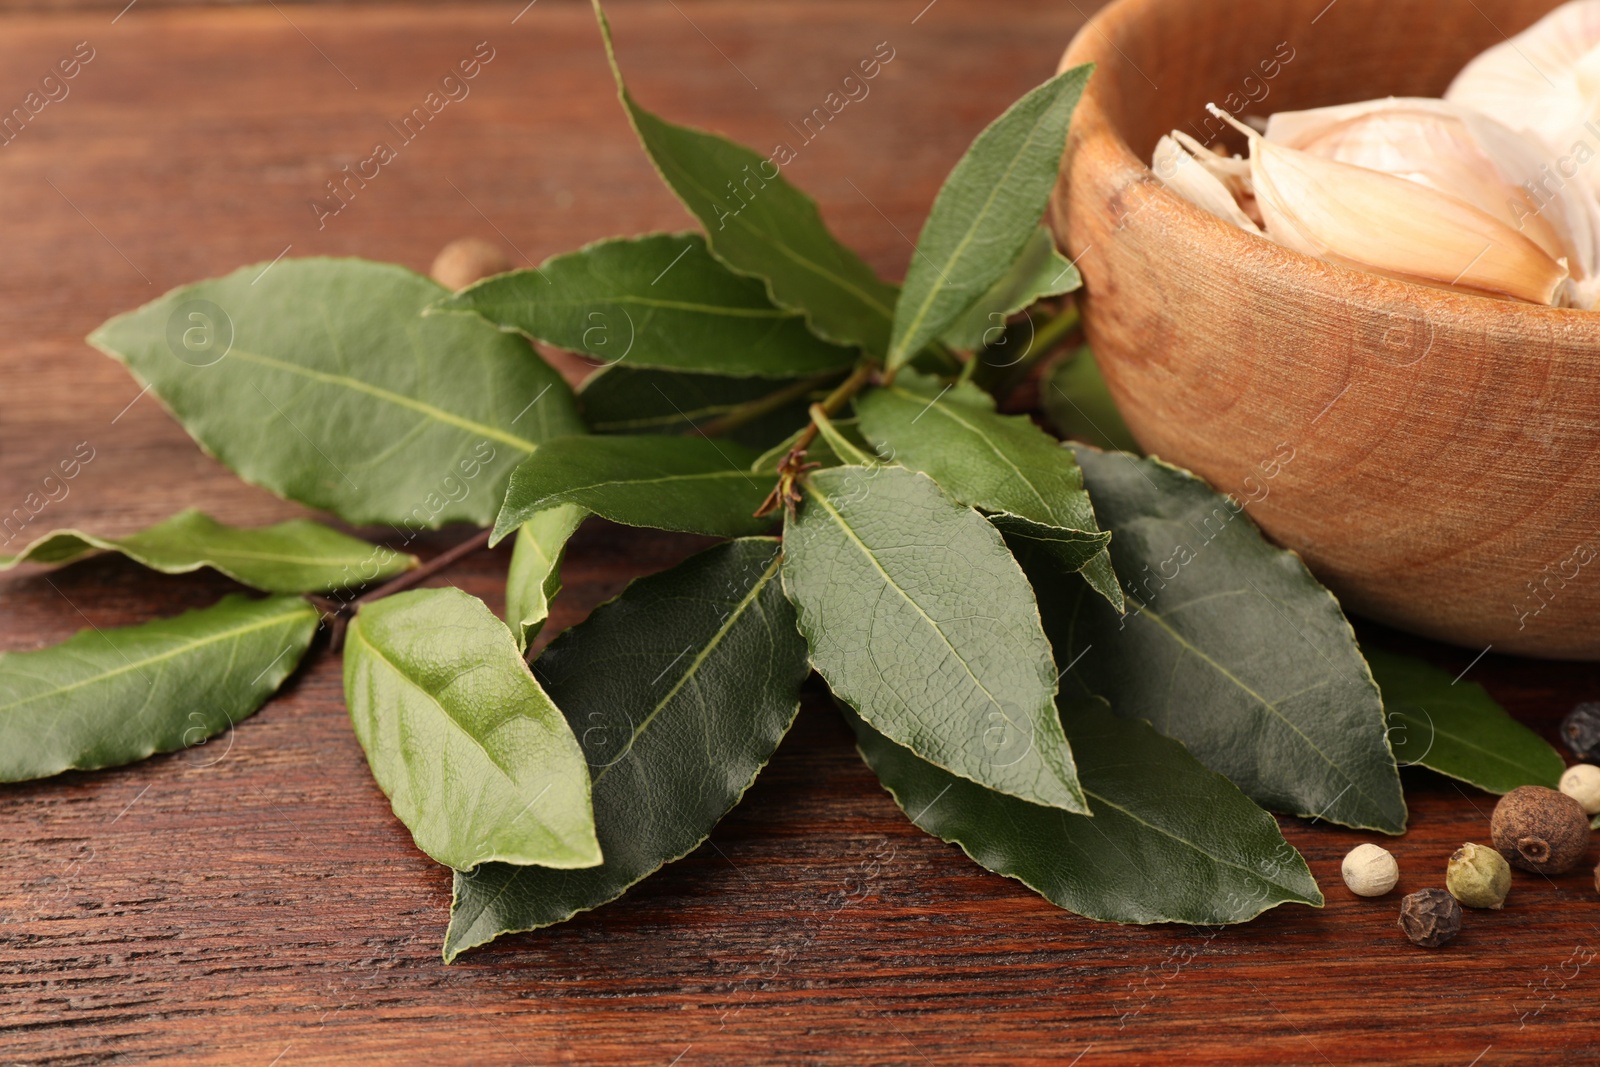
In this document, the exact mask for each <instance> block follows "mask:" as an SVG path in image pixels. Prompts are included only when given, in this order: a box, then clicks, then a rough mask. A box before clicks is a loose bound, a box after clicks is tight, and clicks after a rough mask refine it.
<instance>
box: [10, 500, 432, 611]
mask: <svg viewBox="0 0 1600 1067" xmlns="http://www.w3.org/2000/svg"><path fill="white" fill-rule="evenodd" d="M100 551H105V552H120V553H121V554H122V555H124V556H127V557H128V558H129V559H131V560H133V561H134V562H135V563H138V564H141V565H142V566H145V567H149V568H150V569H151V570H156V571H160V572H161V573H163V574H187V573H188V572H190V571H196V570H199V569H200V568H202V567H210V568H211V569H212V570H216V571H220V572H222V573H223V574H225V575H227V576H228V577H229V578H232V579H233V580H234V581H236V582H241V583H243V584H245V585H248V586H253V587H254V588H256V589H260V590H263V591H264V592H268V593H325V592H330V591H332V590H335V589H344V588H348V587H350V586H356V585H363V584H366V583H367V582H373V581H377V580H379V579H382V578H392V577H394V576H395V575H397V574H400V573H403V572H404V571H407V570H410V569H411V568H412V567H415V566H416V565H417V557H415V556H412V555H407V554H405V553H402V552H396V551H394V550H393V549H390V548H385V547H383V546H382V545H374V544H369V543H368V542H366V541H362V540H360V539H358V538H355V537H351V536H349V535H348V534H342V533H340V532H339V531H337V530H332V529H329V528H328V527H326V526H324V525H322V524H321V523H319V522H313V521H311V520H310V519H290V520H289V521H288V522H280V523H277V524H275V525H272V526H257V527H250V528H246V527H239V526H227V525H224V524H223V523H220V522H218V521H216V520H215V519H213V518H211V517H210V516H209V515H206V514H205V513H204V512H201V511H198V510H196V509H194V508H188V509H186V510H184V511H180V512H179V513H178V514H176V515H174V516H172V518H170V519H166V520H164V521H162V522H159V523H157V524H156V525H154V526H149V527H146V528H145V529H143V530H140V531H138V532H137V533H132V534H129V535H128V536H126V537H100V536H98V535H96V534H92V533H86V532H84V531H82V530H55V531H53V532H51V533H48V534H46V535H44V536H43V537H41V538H39V539H38V540H36V541H34V542H33V543H32V544H30V545H28V547H27V548H25V549H23V550H22V551H21V552H19V553H17V554H16V555H14V556H4V555H0V570H6V569H8V568H11V567H15V566H17V565H18V564H20V563H55V564H59V563H71V562H73V561H74V560H77V559H81V558H83V557H84V556H87V555H90V554H91V553H94V552H100Z"/></svg>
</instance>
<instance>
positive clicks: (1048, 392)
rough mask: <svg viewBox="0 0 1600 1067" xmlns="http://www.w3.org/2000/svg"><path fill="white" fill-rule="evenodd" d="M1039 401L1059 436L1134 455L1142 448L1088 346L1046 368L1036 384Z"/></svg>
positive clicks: (1140, 452)
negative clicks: (1041, 381)
mask: <svg viewBox="0 0 1600 1067" xmlns="http://www.w3.org/2000/svg"><path fill="white" fill-rule="evenodd" d="M1039 402H1040V404H1041V405H1042V406H1043V407H1044V413H1045V417H1046V418H1048V419H1049V420H1050V425H1051V426H1053V427H1054V428H1055V431H1056V433H1058V434H1060V435H1061V436H1062V437H1066V438H1070V439H1072V440H1074V441H1083V442H1085V443H1087V444H1091V445H1094V446H1095V447H1096V448H1106V449H1112V450H1118V451H1122V452H1131V453H1133V454H1134V455H1136V456H1137V455H1142V454H1143V452H1144V450H1143V449H1141V448H1140V447H1139V442H1138V441H1136V440H1134V437H1133V431H1132V430H1129V429H1128V424H1127V423H1125V422H1123V421H1122V413H1121V412H1120V411H1118V410H1117V404H1116V401H1114V400H1112V399H1111V393H1110V392H1109V391H1108V390H1107V389H1106V383H1105V379H1104V378H1102V377H1101V376H1100V367H1099V365H1098V364H1097V363H1095V359H1094V353H1093V352H1091V351H1089V348H1088V346H1084V347H1082V348H1079V349H1078V351H1077V353H1076V354H1074V355H1072V356H1069V357H1067V358H1066V359H1063V360H1061V361H1060V362H1059V363H1057V364H1056V365H1055V366H1054V367H1052V368H1051V369H1050V371H1049V372H1048V373H1047V374H1046V375H1045V378H1044V383H1043V384H1042V385H1041V386H1040V388H1039Z"/></svg>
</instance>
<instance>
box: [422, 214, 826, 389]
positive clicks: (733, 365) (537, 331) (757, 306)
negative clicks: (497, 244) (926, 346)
mask: <svg viewBox="0 0 1600 1067" xmlns="http://www.w3.org/2000/svg"><path fill="white" fill-rule="evenodd" d="M438 310H443V311H470V312H474V313H476V314H478V315H480V316H482V317H483V318H485V319H487V320H489V321H490V322H492V323H494V324H495V325H497V326H499V327H500V328H501V329H506V330H515V331H517V332H519V333H522V334H524V335H526V336H528V337H531V338H534V339H536V340H539V341H544V342H545V343H547V344H551V345H555V346H556V347H558V348H565V349H568V350H569V351H573V352H581V353H583V354H585V355H587V356H591V357H593V358H594V359H598V360H603V361H605V362H608V363H620V362H622V361H626V362H627V365H629V366H632V367H654V368H664V369H668V370H680V371H698V372H701V373H706V374H724V375H745V376H748V375H760V376H763V377H767V378H781V377H786V376H787V377H804V376H806V375H810V374H816V373H818V372H820V371H826V370H832V369H834V368H842V367H847V366H849V365H850V363H851V362H852V361H853V360H854V358H855V353H854V352H853V351H852V350H851V349H848V348H841V347H840V346H838V345H831V344H828V343H827V342H826V341H823V340H821V339H820V338H818V337H817V336H816V335H814V334H813V333H811V331H810V330H808V329H806V325H805V320H804V318H803V317H802V316H801V315H800V314H799V313H798V312H795V311H791V310H788V309H787V308H779V307H776V306H774V305H773V303H772V301H771V300H769V299H767V291H766V287H765V286H764V285H763V284H762V283H761V281H760V279H757V278H751V277H748V276H745V275H741V274H735V273H734V272H733V271H731V270H729V269H728V268H727V267H726V266H724V265H723V264H722V263H721V261H719V260H718V259H716V258H715V257H714V256H712V255H711V252H710V250H709V249H707V248H706V241H705V238H704V237H702V236H701V235H700V234H698V233H679V234H664V233H663V234H650V235H648V236H645V237H635V238H615V239H612V240H607V241H600V242H597V243H595V244H592V245H589V246H588V247H586V248H582V249H579V250H578V251H576V252H569V253H567V254H565V255H560V256H555V257H553V258H551V259H548V260H546V261H545V262H544V263H543V264H541V265H540V267H539V269H538V270H518V271H512V272H511V273H509V274H500V275H496V276H495V277H493V278H486V279H484V280H483V281H481V282H478V283H477V284H476V285H473V286H469V287H468V288H466V289H464V290H462V291H461V292H459V293H456V294H455V295H453V296H451V297H448V298H447V299H445V300H444V301H443V302H442V303H440V304H439V305H438Z"/></svg>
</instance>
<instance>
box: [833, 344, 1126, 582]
mask: <svg viewBox="0 0 1600 1067" xmlns="http://www.w3.org/2000/svg"><path fill="white" fill-rule="evenodd" d="M856 411H857V412H858V413H859V415H860V418H861V430H862V433H864V434H865V435H866V437H867V439H868V440H869V441H871V442H872V443H873V444H875V445H877V446H878V450H879V452H880V454H882V455H885V456H888V457H890V459H891V460H892V461H893V462H895V463H900V464H902V465H904V466H907V467H910V468H911V469H912V470H919V471H922V472H923V473H924V474H927V475H928V476H929V477H931V478H933V480H934V481H936V482H938V483H939V486H940V488H942V489H943V490H944V491H945V492H947V493H949V494H950V495H951V496H953V497H955V499H956V500H958V501H960V502H961V503H963V504H968V505H970V506H972V507H975V508H982V509H983V510H985V511H990V512H1002V513H1005V514H1008V515H1015V516H1017V517H1018V518H1020V519H1024V520H1027V521H1028V522H1031V523H1036V524H1039V525H1042V526H1051V527H1055V528H1056V529H1058V530H1062V531H1068V532H1072V531H1075V532H1079V533H1083V534H1089V535H1093V534H1097V533H1099V532H1100V528H1099V526H1098V525H1096V521H1095V513H1094V507H1093V506H1092V505H1091V503H1090V501H1089V494H1088V493H1087V492H1085V491H1084V488H1083V473H1082V472H1081V471H1079V470H1078V463H1077V460H1076V459H1074V458H1073V455H1072V453H1071V452H1069V451H1067V450H1066V449H1064V448H1062V447H1061V446H1060V444H1059V443H1058V442H1057V441H1056V440H1054V439H1053V438H1052V437H1051V436H1050V435H1049V434H1047V433H1045V432H1044V431H1043V430H1041V429H1039V428H1038V427H1037V426H1035V425H1034V424H1033V420H1032V419H1029V418H1028V417H1027V416H1025V415H1000V414H997V413H996V412H995V406H994V398H993V397H991V396H990V395H989V394H988V393H986V392H984V391H983V390H982V389H979V388H978V387H977V386H975V385H971V384H968V383H961V384H959V385H952V386H946V385H944V384H942V383H941V382H940V381H939V380H938V379H937V378H931V377H927V376H925V375H921V374H917V373H915V372H914V371H909V370H908V371H904V372H902V373H901V374H900V375H899V376H898V377H896V379H895V381H894V384H892V385H889V386H886V387H884V388H880V389H872V390H869V391H867V392H866V393H864V394H862V395H861V396H859V397H857V398H856ZM1019 532H1020V531H1019ZM1078 543H1081V542H1080V541H1078V540H1076V539H1073V538H1070V536H1068V535H1067V534H1066V533H1064V534H1062V535H1060V536H1057V537H1053V538H1047V539H1046V540H1044V541H1041V544H1042V545H1044V546H1046V547H1047V548H1051V549H1052V550H1053V549H1054V547H1055V546H1057V545H1060V546H1061V547H1063V548H1064V549H1065V550H1064V551H1062V552H1060V554H1059V555H1057V556H1056V558H1057V560H1058V563H1059V564H1060V565H1061V566H1062V567H1063V568H1064V569H1066V570H1068V571H1078V570H1082V571H1083V575H1084V577H1085V578H1086V579H1087V580H1088V581H1089V584H1090V585H1092V586H1093V587H1094V588H1095V590H1096V591H1097V592H1099V593H1100V594H1101V595H1102V596H1104V597H1105V598H1106V599H1107V600H1108V601H1109V602H1110V603H1111V604H1112V605H1113V606H1115V607H1116V608H1118V609H1121V607H1122V606H1123V605H1122V590H1121V588H1120V587H1119V586H1118V585H1117V577H1116V574H1115V573H1114V572H1113V570H1112V566H1111V559H1110V557H1109V556H1108V555H1106V554H1105V553H1104V552H1103V551H1102V552H1098V553H1095V554H1093V555H1092V556H1091V557H1090V559H1089V561H1088V562H1087V563H1078V562H1076V561H1077V559H1078V558H1079V553H1078V551H1077V549H1076V547H1075V546H1076V544H1078ZM1068 546H1072V547H1068Z"/></svg>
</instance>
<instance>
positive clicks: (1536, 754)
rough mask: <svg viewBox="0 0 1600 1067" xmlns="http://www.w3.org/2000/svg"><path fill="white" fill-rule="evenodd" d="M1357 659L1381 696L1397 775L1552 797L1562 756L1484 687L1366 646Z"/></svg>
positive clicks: (1563, 766)
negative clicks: (1405, 772)
mask: <svg viewBox="0 0 1600 1067" xmlns="http://www.w3.org/2000/svg"><path fill="white" fill-rule="evenodd" d="M1362 652H1363V653H1364V654H1365V655H1366V659H1367V665H1368V666H1369V667H1371V668H1372V676H1373V678H1375V679H1377V682H1378V689H1379V690H1380V691H1381V692H1382V693H1383V707H1384V711H1385V712H1386V713H1387V714H1388V717H1389V743H1390V745H1392V746H1393V747H1394V755H1395V759H1397V760H1399V761H1400V765H1401V766H1402V767H1408V766H1413V765H1418V764H1420V765H1421V766H1423V767H1426V768H1428V769H1429V770H1431V771H1437V772H1439V773H1440V774H1444V775H1448V776H1449V777H1451V778H1455V779H1458V780H1460V781H1463V782H1466V783H1467V784H1468V785H1475V786H1477V787H1478V788H1479V789H1483V790H1486V791H1487V792H1490V793H1499V794H1504V793H1509V792H1511V791H1512V790H1513V789H1515V788H1517V787H1518V786H1520V785H1542V786H1544V787H1545V788H1547V789H1554V788H1555V787H1556V783H1558V782H1559V781H1560V780H1561V774H1562V772H1563V771H1565V770H1566V769H1567V761H1566V760H1564V759H1562V757H1561V753H1559V752H1557V751H1556V750H1555V749H1554V748H1552V747H1551V746H1550V745H1549V744H1547V743H1546V742H1545V741H1544V740H1543V739H1542V738H1540V737H1539V735H1538V734H1536V733H1534V732H1533V731H1532V730H1530V729H1528V728H1527V727H1526V726H1524V725H1522V724H1521V723H1520V722H1518V721H1517V720H1516V719H1513V718H1512V717H1511V716H1510V715H1509V714H1508V713H1507V712H1506V710H1505V709H1504V708H1502V707H1501V706H1500V705H1499V704H1497V703H1496V702H1495V700H1494V698H1493V697H1491V696H1490V695H1489V694H1488V692H1486V691H1485V690H1484V688H1483V686H1481V685H1477V684H1476V683H1473V682H1463V681H1460V680H1458V679H1452V678H1451V676H1450V675H1449V674H1448V673H1447V672H1445V671H1441V670H1440V669H1439V668H1437V667H1434V666H1432V665H1431V664H1428V663H1424V662H1423V661H1421V660H1419V659H1413V658H1412V657H1410V656H1402V655H1399V654H1397V653H1394V652H1386V651H1384V650H1383V649H1380V648H1372V647H1370V646H1367V647H1364V648H1363V649H1362Z"/></svg>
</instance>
